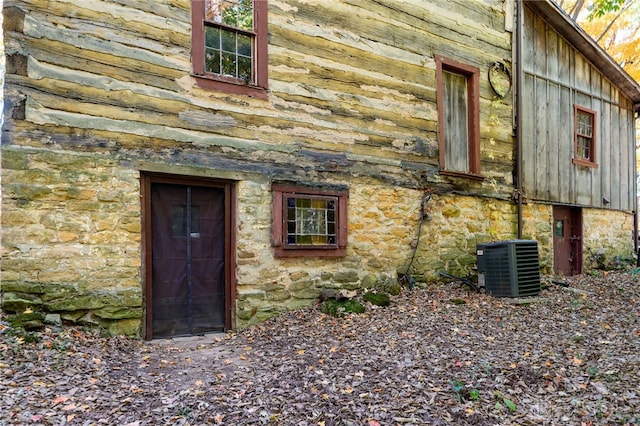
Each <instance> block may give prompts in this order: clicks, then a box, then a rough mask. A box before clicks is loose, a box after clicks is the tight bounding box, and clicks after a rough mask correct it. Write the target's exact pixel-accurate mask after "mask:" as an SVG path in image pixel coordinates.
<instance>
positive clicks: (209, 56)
mask: <svg viewBox="0 0 640 426" xmlns="http://www.w3.org/2000/svg"><path fill="white" fill-rule="evenodd" d="M205 71H207V72H213V73H216V74H220V52H219V51H217V50H213V49H207V53H206V58H205Z"/></svg>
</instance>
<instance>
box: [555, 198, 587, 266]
mask: <svg viewBox="0 0 640 426" xmlns="http://www.w3.org/2000/svg"><path fill="white" fill-rule="evenodd" d="M553 270H554V272H555V273H556V274H558V275H563V276H572V275H578V274H581V273H582V210H581V209H580V208H577V207H567V206H554V207H553Z"/></svg>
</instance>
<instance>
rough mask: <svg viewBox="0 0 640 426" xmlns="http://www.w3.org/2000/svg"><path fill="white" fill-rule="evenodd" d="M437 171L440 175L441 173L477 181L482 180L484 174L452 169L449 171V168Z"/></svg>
mask: <svg viewBox="0 0 640 426" xmlns="http://www.w3.org/2000/svg"><path fill="white" fill-rule="evenodd" d="M439 173H440V174H441V175H443V176H453V177H459V178H464V179H471V180H477V181H479V182H482V181H483V180H484V179H485V177H484V176H481V175H476V174H473V173H464V172H452V171H449V170H440V172H439Z"/></svg>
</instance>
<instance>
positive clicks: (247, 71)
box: [238, 56, 251, 80]
mask: <svg viewBox="0 0 640 426" xmlns="http://www.w3.org/2000/svg"><path fill="white" fill-rule="evenodd" d="M238 78H241V79H243V80H251V58H245V57H243V56H238Z"/></svg>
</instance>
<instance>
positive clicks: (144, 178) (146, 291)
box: [140, 172, 236, 340]
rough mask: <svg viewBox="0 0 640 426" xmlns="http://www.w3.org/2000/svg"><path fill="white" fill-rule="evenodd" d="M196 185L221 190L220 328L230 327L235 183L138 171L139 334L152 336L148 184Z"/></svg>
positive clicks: (234, 283) (231, 318)
mask: <svg viewBox="0 0 640 426" xmlns="http://www.w3.org/2000/svg"><path fill="white" fill-rule="evenodd" d="M155 183H165V184H170V185H183V186H198V187H204V188H218V189H223V190H224V216H225V218H224V221H225V224H224V241H225V248H224V260H225V262H224V265H225V266H224V329H225V331H227V330H232V329H233V327H234V315H233V313H234V307H235V302H236V226H235V223H236V185H235V181H231V180H223V179H211V178H204V177H194V176H181V175H171V174H165V173H146V172H141V174H140V203H141V207H142V215H141V222H142V223H141V224H142V229H141V233H142V235H141V239H142V241H141V243H142V253H141V256H142V265H141V268H142V269H141V273H142V324H143V327H142V337H143V338H144V339H145V340H151V339H153V306H152V300H153V297H152V294H153V272H152V271H153V241H152V232H151V185H152V184H155Z"/></svg>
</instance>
